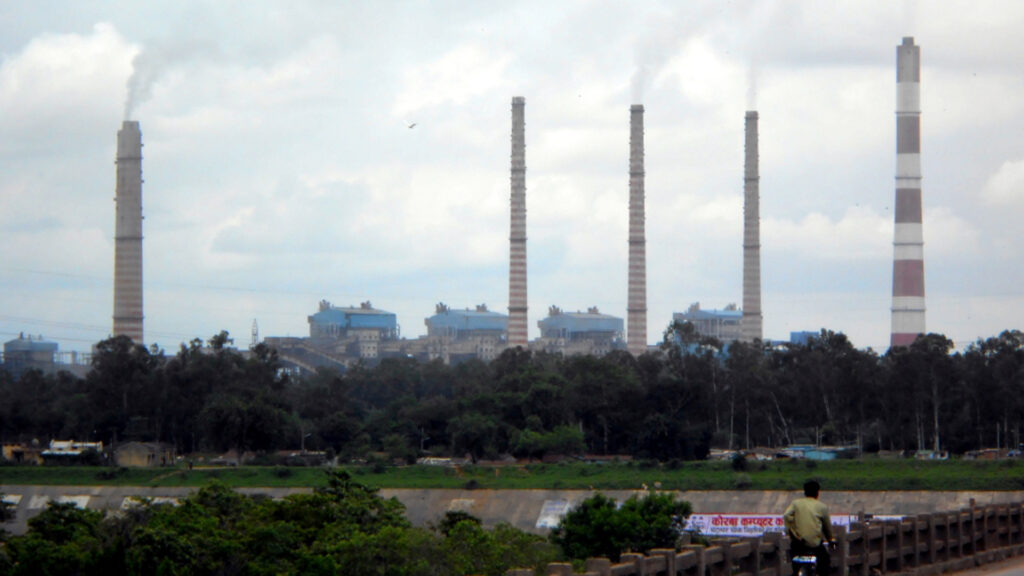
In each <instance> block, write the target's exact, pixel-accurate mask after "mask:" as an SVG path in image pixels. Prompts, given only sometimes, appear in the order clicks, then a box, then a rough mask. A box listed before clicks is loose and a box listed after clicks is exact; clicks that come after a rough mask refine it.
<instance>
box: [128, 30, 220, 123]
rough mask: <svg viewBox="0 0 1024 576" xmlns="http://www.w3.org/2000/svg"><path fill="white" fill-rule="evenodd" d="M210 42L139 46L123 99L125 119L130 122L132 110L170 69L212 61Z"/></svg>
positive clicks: (215, 52)
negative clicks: (202, 60) (209, 59)
mask: <svg viewBox="0 0 1024 576" xmlns="http://www.w3.org/2000/svg"><path fill="white" fill-rule="evenodd" d="M217 55H218V50H217V48H216V47H215V46H214V45H213V44H212V42H209V41H205V40H200V39H196V38H182V39H180V40H178V41H176V42H154V43H150V44H148V45H147V46H144V47H142V49H141V50H139V52H138V53H137V54H135V57H134V58H132V75H131V76H129V77H128V83H127V86H126V91H125V92H126V93H125V99H124V119H125V120H132V116H133V115H134V114H135V110H136V109H137V108H138V107H139V106H140V105H141V104H143V103H145V102H146V101H147V100H149V99H150V97H152V96H153V87H154V86H155V85H156V83H157V81H158V80H159V79H160V78H161V77H162V76H163V75H164V74H165V73H166V72H167V71H168V70H169V69H171V68H173V67H175V66H178V65H181V64H185V63H188V62H190V61H193V60H198V59H200V58H215V57H217Z"/></svg>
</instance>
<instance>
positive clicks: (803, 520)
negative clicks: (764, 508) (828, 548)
mask: <svg viewBox="0 0 1024 576" xmlns="http://www.w3.org/2000/svg"><path fill="white" fill-rule="evenodd" d="M782 518H783V521H784V522H785V523H786V530H787V531H788V532H789V533H790V534H791V535H792V536H794V537H796V538H799V539H801V540H803V541H804V542H806V543H807V544H808V545H809V546H811V547H815V546H817V545H818V544H821V541H822V540H831V539H832V519H831V518H829V516H828V506H826V505H825V503H824V502H821V501H820V500H818V499H817V498H807V497H804V498H798V499H796V500H794V501H793V503H792V504H790V505H789V508H786V513H785V514H783V515H782Z"/></svg>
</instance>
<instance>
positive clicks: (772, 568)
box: [507, 502, 1024, 576]
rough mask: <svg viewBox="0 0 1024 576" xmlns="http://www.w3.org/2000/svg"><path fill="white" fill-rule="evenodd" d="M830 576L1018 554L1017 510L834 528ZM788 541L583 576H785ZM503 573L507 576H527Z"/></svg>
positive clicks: (731, 544)
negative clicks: (833, 547)
mask: <svg viewBox="0 0 1024 576" xmlns="http://www.w3.org/2000/svg"><path fill="white" fill-rule="evenodd" d="M835 529H836V530H835V536H836V549H835V550H834V551H833V553H832V566H831V573H832V575H833V576H871V575H872V574H897V573H905V572H915V573H928V574H938V573H942V572H950V571H957V570H965V569H968V568H972V567H975V566H980V565H983V564H988V563H991V562H997V561H999V560H1004V559H1006V558H1009V557H1011V556H1016V555H1019V554H1022V553H1024V503H1021V502H1017V503H1012V504H996V505H990V506H971V507H970V508H964V509H961V510H955V511H951V512H939V513H934V514H921V515H917V516H906V517H903V518H902V519H898V520H883V521H871V520H867V521H862V522H855V523H853V524H850V526H849V527H844V526H836V527H835ZM788 550H789V539H788V538H784V537H783V536H782V534H778V533H770V534H765V535H764V536H760V537H757V538H729V539H715V540H712V541H711V543H710V545H709V546H697V545H686V546H683V547H682V549H681V550H672V549H655V550H651V552H650V554H649V555H646V556H645V555H643V554H623V555H622V557H621V558H620V560H619V562H617V563H614V564H613V563H612V562H611V561H610V560H608V559H607V558H589V559H587V560H586V562H585V563H584V570H585V571H584V572H583V575H585V576H677V575H683V576H788V575H790V574H792V568H791V567H790V564H789V558H788ZM533 573H534V572H533V570H522V569H517V570H509V571H508V573H507V574H508V576H532V575H533ZM544 573H545V574H546V575H548V576H578V573H576V572H573V568H572V564H568V563H555V564H548V565H547V568H546V570H545V572H544Z"/></svg>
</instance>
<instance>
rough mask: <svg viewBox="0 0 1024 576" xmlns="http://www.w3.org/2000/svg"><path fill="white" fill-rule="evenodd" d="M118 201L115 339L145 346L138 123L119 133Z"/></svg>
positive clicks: (132, 123) (115, 236)
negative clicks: (122, 338)
mask: <svg viewBox="0 0 1024 576" xmlns="http://www.w3.org/2000/svg"><path fill="white" fill-rule="evenodd" d="M114 201H115V202H116V203H117V208H116V217H115V220H116V223H115V230H114V336H120V335H122V334H123V335H125V336H128V337H129V338H131V339H132V341H134V342H135V343H136V344H142V343H143V340H142V132H141V131H140V130H139V123H138V122H135V121H130V120H126V121H125V122H124V123H123V124H122V125H121V130H119V131H118V132H117V193H116V197H115V199H114Z"/></svg>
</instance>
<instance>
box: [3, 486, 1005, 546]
mask: <svg viewBox="0 0 1024 576" xmlns="http://www.w3.org/2000/svg"><path fill="white" fill-rule="evenodd" d="M310 490H311V489H310V488H243V489H240V490H239V491H240V492H242V493H246V494H265V495H268V496H270V497H273V498H281V497H284V496H286V495H288V494H294V493H300V492H309V491H310ZM193 491H195V489H194V488H150V487H145V486H26V485H6V486H0V492H3V493H4V494H5V499H7V500H8V501H10V502H12V503H14V504H15V505H16V512H17V514H16V517H15V520H14V521H13V522H11V523H7V524H5V525H4V528H5V529H7V530H8V531H10V532H12V533H15V534H20V533H23V532H24V531H25V529H26V522H27V520H28V519H29V518H30V517H32V516H34V515H36V514H38V513H39V512H40V511H41V510H42V509H43V508H44V507H45V506H46V503H47V502H48V501H50V500H58V501H68V502H75V503H76V504H78V505H80V506H83V507H86V508H90V509H96V510H118V509H121V508H122V507H124V506H127V505H130V503H129V502H127V501H128V499H131V498H136V497H138V498H154V499H175V498H182V497H184V496H187V495H188V494H190V493H192V492H193ZM380 493H381V495H382V496H384V497H386V498H390V497H395V498H397V499H398V500H399V501H401V502H402V504H404V505H405V507H406V515H407V516H408V518H409V520H410V521H411V522H412V523H413V524H415V525H418V526H423V525H426V524H427V523H429V522H435V521H437V520H438V519H440V518H441V517H443V516H444V513H445V512H447V511H449V510H460V511H463V512H468V513H470V514H472V515H474V516H476V517H478V518H480V519H481V520H483V522H484V524H485V525H486V526H493V525H495V524H497V523H499V522H507V523H509V524H512V525H513V526H515V527H517V528H519V529H521V530H526V531H529V532H535V533H546V532H547V531H548V530H549V528H550V526H552V525H553V524H554V523H555V522H557V520H558V518H559V517H560V515H561V514H562V513H564V512H565V510H567V509H568V508H569V507H571V506H572V505H574V504H576V503H578V502H580V501H582V500H584V499H586V498H589V497H590V496H593V495H594V494H595V493H596V492H595V491H590V490H400V489H388V490H381V492H380ZM602 493H603V494H605V495H607V496H610V497H612V498H615V499H616V500H619V501H622V500H625V499H626V498H629V497H630V496H632V495H634V494H642V493H643V491H640V490H607V491H602ZM678 494H679V495H680V497H681V498H682V499H684V500H687V501H689V502H690V503H691V504H692V505H693V511H694V512H697V513H707V514H714V513H722V514H726V513H732V514H739V513H751V514H766V513H775V514H780V513H781V512H782V510H784V509H785V508H786V506H787V505H788V504H789V502H790V501H791V500H792V499H793V498H795V497H797V496H799V495H800V494H799V493H798V492H790V491H763V492H758V491H688V492H679V493H678ZM821 499H822V501H824V502H825V503H827V504H828V505H829V507H830V508H831V510H832V513H833V514H851V515H857V514H861V513H866V514H876V515H883V514H884V515H914V514H926V513H931V512H934V511H935V510H957V509H961V508H966V507H969V506H971V505H972V502H973V503H974V505H977V506H986V505H990V504H1002V503H1010V502H1020V501H1024V492H1019V491H1017V492H923V491H921V492H828V491H823V492H822V496H821Z"/></svg>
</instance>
